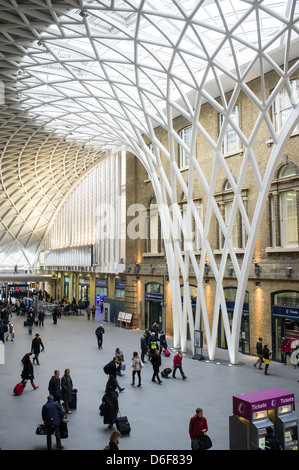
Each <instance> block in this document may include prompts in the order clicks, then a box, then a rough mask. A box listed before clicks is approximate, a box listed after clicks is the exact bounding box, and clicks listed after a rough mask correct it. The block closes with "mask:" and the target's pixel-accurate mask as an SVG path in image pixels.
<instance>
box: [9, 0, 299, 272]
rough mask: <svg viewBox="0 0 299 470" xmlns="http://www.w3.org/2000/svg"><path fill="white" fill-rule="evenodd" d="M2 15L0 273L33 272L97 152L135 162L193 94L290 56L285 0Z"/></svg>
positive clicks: (289, 8)
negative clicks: (2, 269) (9, 269)
mask: <svg viewBox="0 0 299 470" xmlns="http://www.w3.org/2000/svg"><path fill="white" fill-rule="evenodd" d="M0 16H1V19H0V23H1V25H0V26H1V27H0V79H1V80H2V82H3V83H4V87H5V88H4V91H5V94H4V101H3V100H2V102H0V111H1V113H0V155H1V185H2V186H1V189H2V190H1V194H0V247H1V250H0V264H5V263H7V264H12V263H14V262H22V258H24V257H25V258H26V259H27V260H28V262H30V263H31V262H33V259H34V256H35V254H36V253H37V251H38V248H39V246H40V242H41V240H42V238H43V235H44V233H45V229H46V227H47V226H48V225H49V224H50V222H51V220H52V217H53V215H54V214H55V211H56V210H57V208H58V206H59V204H60V203H61V201H62V200H63V198H64V197H65V195H66V194H67V192H68V190H69V189H70V188H71V187H72V185H73V184H74V183H75V182H76V181H77V180H78V178H79V177H80V175H82V174H83V173H84V171H86V169H87V168H89V166H90V165H92V164H94V163H95V162H96V161H97V160H98V159H99V158H101V157H102V151H104V150H106V149H109V150H111V151H113V150H114V149H117V148H120V147H122V146H126V147H127V148H129V149H130V150H132V151H135V152H136V153H137V149H138V148H140V135H149V129H151V127H152V126H153V127H155V126H157V125H161V126H163V127H165V128H166V127H167V126H168V121H169V117H170V116H172V117H175V116H177V115H179V114H181V113H184V112H187V113H188V112H189V111H190V109H191V108H192V106H193V97H194V96H195V95H196V93H197V92H198V90H202V92H203V95H202V96H203V98H204V99H205V97H206V95H205V93H207V92H208V93H209V94H210V95H211V96H219V95H221V94H222V93H223V92H224V91H226V90H228V89H229V88H230V87H232V83H236V82H241V81H242V80H244V81H248V80H249V79H251V78H252V77H253V76H256V75H259V74H262V73H264V71H266V70H269V69H271V68H273V67H278V66H280V65H282V64H283V63H284V61H285V60H286V58H287V59H288V60H289V59H293V58H295V57H296V55H298V22H296V18H297V16H298V2H296V1H291V0H285V1H278V0H272V1H271V0H264V1H255V0H244V1H242V0H238V1H233V0H218V1H217V0H215V1H212V0H206V1H204V0H202V1H199V0H180V1H176V0H155V1H150V0H145V1H140V0H128V1H126V0H115V1H114V0H106V1H105V0H104V1H92V0H90V1H64V2H59V1H51V0H47V1H42V0H34V1H18V0H0ZM285 44H287V45H288V49H287V54H285ZM257 57H259V58H262V59H263V61H262V62H263V66H262V65H261V61H260V62H257V60H256V59H257ZM166 108H168V113H167V114H166V111H165V109H166ZM169 108H171V113H169ZM152 163H153V157H152V156H149V158H148V161H146V162H145V164H146V165H147V164H148V165H152Z"/></svg>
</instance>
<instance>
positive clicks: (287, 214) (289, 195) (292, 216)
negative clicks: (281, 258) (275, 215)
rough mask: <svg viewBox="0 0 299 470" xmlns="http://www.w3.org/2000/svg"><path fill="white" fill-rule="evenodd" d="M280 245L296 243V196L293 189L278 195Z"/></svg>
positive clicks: (294, 244)
mask: <svg viewBox="0 0 299 470" xmlns="http://www.w3.org/2000/svg"><path fill="white" fill-rule="evenodd" d="M280 232H281V246H283V247H288V246H297V245H298V222H297V197H296V192H295V191H285V192H283V193H281V195H280Z"/></svg>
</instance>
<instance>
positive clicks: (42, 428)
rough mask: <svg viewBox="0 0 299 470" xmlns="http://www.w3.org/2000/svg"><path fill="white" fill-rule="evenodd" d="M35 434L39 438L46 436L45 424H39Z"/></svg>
mask: <svg viewBox="0 0 299 470" xmlns="http://www.w3.org/2000/svg"><path fill="white" fill-rule="evenodd" d="M35 434H37V435H38V436H44V435H45V434H46V426H45V425H44V424H39V425H38V426H37V428H36V431H35Z"/></svg>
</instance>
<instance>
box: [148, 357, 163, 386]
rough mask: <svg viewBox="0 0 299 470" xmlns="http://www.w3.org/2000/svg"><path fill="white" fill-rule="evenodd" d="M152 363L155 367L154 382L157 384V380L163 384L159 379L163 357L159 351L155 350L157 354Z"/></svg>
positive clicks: (152, 358)
mask: <svg viewBox="0 0 299 470" xmlns="http://www.w3.org/2000/svg"><path fill="white" fill-rule="evenodd" d="M150 361H151V363H152V366H153V376H152V382H156V378H157V380H158V383H159V384H161V383H162V380H161V379H160V377H159V370H160V366H161V355H160V352H159V349H156V350H155V353H154V354H153V355H152V357H151V359H150Z"/></svg>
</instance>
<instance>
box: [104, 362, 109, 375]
mask: <svg viewBox="0 0 299 470" xmlns="http://www.w3.org/2000/svg"><path fill="white" fill-rule="evenodd" d="M103 370H104V372H105V374H107V375H109V373H110V363H108V364H106V365H105V366H104V367H103Z"/></svg>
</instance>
